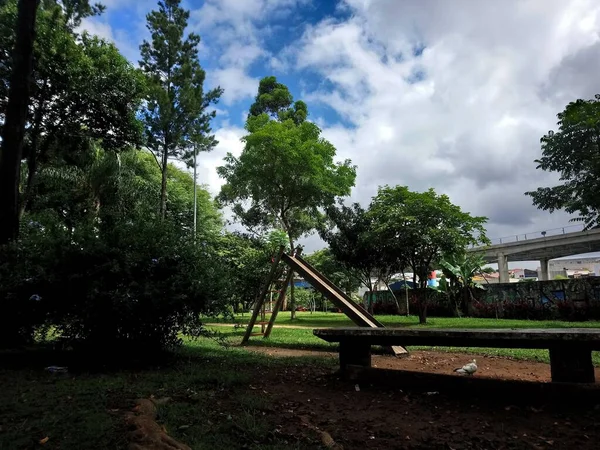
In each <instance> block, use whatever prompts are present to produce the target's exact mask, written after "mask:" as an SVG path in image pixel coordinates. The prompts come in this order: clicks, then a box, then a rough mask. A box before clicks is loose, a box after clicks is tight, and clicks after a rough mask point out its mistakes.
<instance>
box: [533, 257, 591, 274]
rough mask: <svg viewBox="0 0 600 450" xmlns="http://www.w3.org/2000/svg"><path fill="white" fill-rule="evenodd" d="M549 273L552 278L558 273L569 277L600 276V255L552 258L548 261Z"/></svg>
mask: <svg viewBox="0 0 600 450" xmlns="http://www.w3.org/2000/svg"><path fill="white" fill-rule="evenodd" d="M538 270H541V269H538ZM548 275H549V277H550V279H552V278H554V277H556V276H557V275H561V276H566V277H569V278H579V277H595V276H599V275H600V257H598V256H595V257H573V256H567V257H565V258H556V259H551V260H550V261H548Z"/></svg>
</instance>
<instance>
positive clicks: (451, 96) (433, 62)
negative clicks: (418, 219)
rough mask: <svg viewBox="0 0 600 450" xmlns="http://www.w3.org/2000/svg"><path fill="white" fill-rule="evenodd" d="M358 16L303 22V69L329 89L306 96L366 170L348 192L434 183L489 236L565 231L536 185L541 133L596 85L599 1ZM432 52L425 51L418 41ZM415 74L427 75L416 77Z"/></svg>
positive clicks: (365, 0)
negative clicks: (337, 119)
mask: <svg viewBox="0 0 600 450" xmlns="http://www.w3.org/2000/svg"><path fill="white" fill-rule="evenodd" d="M345 5H346V6H347V7H349V8H350V9H351V11H352V17H351V18H350V19H348V20H346V21H343V22H335V21H333V20H324V21H322V22H321V23H319V24H317V25H315V26H312V27H310V28H308V29H307V30H306V32H305V34H304V36H303V38H302V40H301V42H300V43H299V45H298V47H297V52H296V64H297V67H298V68H299V69H308V70H311V71H314V72H316V73H318V74H319V76H321V77H323V78H324V79H326V80H327V81H328V82H329V83H328V84H329V85H331V86H333V88H332V89H327V90H319V91H314V92H305V93H303V95H302V97H304V98H306V99H307V100H309V105H310V103H313V102H317V101H318V102H323V103H325V104H327V105H328V106H330V107H331V108H333V109H334V110H336V111H337V112H338V113H339V114H340V115H341V116H342V117H343V118H344V119H345V120H346V121H348V122H350V123H351V124H352V127H344V126H342V125H335V124H331V125H329V126H327V127H325V129H324V132H325V135H326V137H327V138H329V139H330V140H331V141H332V142H333V143H334V144H335V145H336V148H337V149H338V154H339V157H340V158H346V157H348V158H351V159H352V160H353V162H354V163H355V164H357V165H358V179H357V186H356V188H355V189H354V192H353V200H358V201H360V202H361V203H363V204H366V203H368V201H369V199H370V197H371V196H372V195H374V194H375V193H376V189H377V186H378V185H383V184H390V185H396V184H402V185H408V186H409V188H410V189H412V190H419V191H422V190H425V189H427V188H429V187H434V188H435V189H436V190H437V191H438V192H440V193H446V194H448V195H449V196H450V197H451V199H452V201H453V202H454V203H456V204H459V205H460V206H461V207H463V209H465V210H467V211H470V212H471V213H473V214H476V215H485V216H487V217H489V219H490V221H489V224H488V231H489V236H490V237H501V236H507V235H512V234H517V233H526V232H529V231H536V230H544V229H549V228H553V227H562V226H563V225H565V224H566V223H567V222H568V216H567V215H566V214H562V213H555V214H553V215H550V214H548V213H546V212H542V211H538V210H537V209H536V208H535V207H533V206H532V204H531V199H530V198H529V197H526V196H524V195H523V193H524V192H525V191H527V190H531V189H534V188H536V187H538V186H542V185H550V184H552V183H554V182H555V177H553V176H549V175H547V174H544V173H542V172H540V171H537V170H536V169H535V164H534V162H533V160H534V159H535V158H537V157H538V156H539V155H540V152H541V150H540V145H539V139H540V137H541V136H542V135H543V134H544V133H546V132H547V131H548V130H549V129H556V125H555V123H556V114H557V113H558V112H560V111H562V109H563V108H564V107H565V105H566V104H567V103H568V102H569V101H572V100H574V99H576V98H578V97H584V98H590V97H592V96H593V95H594V94H595V93H597V92H600V83H598V81H597V74H598V69H599V65H600V38H599V35H598V30H600V3H598V2H596V1H591V0H504V1H502V2H498V1H494V0H484V1H478V2H473V1H470V0H462V1H460V0H459V1H453V2H448V1H445V0H424V1H419V2H416V1H415V2H412V1H395V0H379V1H369V0H346V1H345ZM419 46H425V50H424V51H423V52H422V54H421V55H420V56H415V55H414V53H413V49H414V48H415V47H419ZM417 74H420V75H421V78H422V81H416V80H417V79H418V78H417V76H416V75H417Z"/></svg>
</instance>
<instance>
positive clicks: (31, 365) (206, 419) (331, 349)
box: [0, 312, 600, 450]
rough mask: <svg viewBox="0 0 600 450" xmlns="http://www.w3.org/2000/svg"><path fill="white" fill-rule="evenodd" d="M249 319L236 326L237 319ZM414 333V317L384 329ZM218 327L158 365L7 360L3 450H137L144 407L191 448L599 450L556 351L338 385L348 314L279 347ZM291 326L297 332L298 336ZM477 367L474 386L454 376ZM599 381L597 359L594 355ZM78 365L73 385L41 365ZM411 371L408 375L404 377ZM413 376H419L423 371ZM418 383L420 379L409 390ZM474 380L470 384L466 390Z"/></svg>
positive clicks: (280, 338) (390, 321) (285, 331)
mask: <svg viewBox="0 0 600 450" xmlns="http://www.w3.org/2000/svg"><path fill="white" fill-rule="evenodd" d="M247 319H248V317H247V315H246V317H236V319H235V321H236V322H244V321H247ZM381 320H382V322H383V323H384V324H385V325H386V326H418V325H416V321H417V319H416V318H399V317H385V316H383V317H382V318H381ZM223 322H225V321H224V320H223V321H220V323H215V324H213V325H211V326H209V329H212V330H217V331H219V332H220V336H221V337H222V338H223V339H224V340H225V342H228V343H229V344H230V345H229V346H223V345H222V343H219V342H218V341H215V340H214V339H210V338H202V339H199V340H194V341H191V340H190V341H188V340H186V343H185V345H184V347H183V348H182V349H181V351H180V352H179V354H178V355H177V357H176V358H172V359H168V360H164V359H162V358H161V359H160V360H157V361H155V362H154V364H152V365H151V366H143V367H130V368H128V369H123V368H120V369H118V370H117V369H114V368H110V367H93V368H89V367H83V366H79V365H78V361H77V360H72V359H71V356H69V355H68V354H55V353H52V352H48V351H46V350H44V349H35V350H31V351H30V352H27V353H23V352H5V353H3V354H2V355H1V357H2V364H1V366H0V383H1V386H2V389H1V390H0V449H2V450H4V449H37V448H47V449H118V448H128V445H129V443H130V437H129V435H128V431H129V430H128V429H127V426H126V425H125V423H126V422H125V420H124V417H125V415H126V414H127V413H128V412H129V411H131V410H132V408H133V406H134V402H135V400H136V399H140V398H151V397H154V398H169V399H170V400H169V401H167V402H166V403H164V404H161V405H160V406H159V407H158V417H157V422H158V423H159V425H160V426H161V427H163V430H165V431H166V432H167V433H168V435H169V436H172V437H174V438H175V439H178V440H179V441H181V442H183V443H185V444H187V445H189V446H190V447H191V448H193V449H238V448H249V449H250V448H252V449H280V448H281V449H288V448H291V449H295V448H298V449H303V448H306V449H313V448H314V449H319V448H338V449H341V448H345V449H353V448H372V449H391V448H407V449H438V448H439V449H467V448H468V449H502V448H505V449H557V448H561V449H562V448H564V449H571V448H580V449H588V448H589V449H595V448H598V447H597V445H598V442H599V439H600V430H599V429H598V428H599V427H598V426H597V423H598V422H599V421H600V397H599V396H598V395H597V389H595V388H596V387H598V386H594V387H591V388H589V390H585V391H581V392H579V391H576V392H566V393H565V392H563V395H561V396H557V395H556V393H555V392H553V393H550V392H549V391H545V390H541V389H540V388H541V387H544V386H548V384H547V381H549V377H550V369H549V366H548V364H547V360H548V355H547V352H546V351H525V350H521V351H519V350H510V351H509V350H504V349H449V348H434V349H432V348H428V349H419V348H411V349H410V350H411V355H410V357H409V358H406V359H396V358H394V357H393V356H388V355H384V354H378V355H374V358H373V364H374V365H375V366H377V367H378V368H383V369H394V371H388V373H394V374H398V375H399V376H398V377H392V378H390V379H386V380H377V381H376V380H342V379H340V378H339V377H338V376H337V375H336V374H335V370H336V368H337V354H336V353H335V346H333V345H330V344H327V343H325V342H324V341H321V340H320V339H317V338H315V337H314V336H313V335H312V329H313V328H314V327H318V326H343V325H349V323H346V319H344V317H343V316H342V315H339V314H332V313H328V314H323V313H320V314H313V315H311V314H310V313H301V314H299V317H298V319H297V320H296V321H294V322H290V321H289V312H286V313H281V316H280V318H278V321H277V324H276V327H275V328H274V331H273V334H272V336H271V338H270V339H269V340H264V339H262V338H260V337H253V338H251V343H250V345H249V346H247V347H243V348H241V347H239V346H238V344H239V341H240V340H241V335H242V333H243V330H240V329H234V327H233V325H232V323H223ZM429 322H430V323H429V325H427V326H430V327H447V326H460V327H500V326H503V327H533V326H537V327H567V326H577V327H582V326H590V327H596V326H598V325H600V324H598V323H593V322H586V323H566V322H527V321H490V320H474V319H441V318H439V319H438V318H432V319H430V321H429ZM289 327H294V328H289ZM472 358H477V362H478V365H479V367H480V370H479V371H478V373H477V374H476V376H475V377H473V380H468V381H467V380H465V379H464V378H461V377H458V376H455V375H454V374H453V372H452V369H454V368H455V367H458V366H460V365H462V364H464V363H465V362H467V361H469V360H470V359H472ZM594 363H595V365H596V366H597V369H596V378H597V379H598V380H600V370H599V369H598V367H600V358H599V355H598V354H595V355H594ZM52 364H57V365H63V364H64V365H68V366H69V372H68V373H66V374H60V373H49V372H47V371H44V370H43V369H44V367H46V366H49V365H52ZM407 371H410V372H407ZM415 372H416V373H415ZM414 380H418V382H416V383H415V382H413V381H414ZM465 382H466V383H465ZM597 385H598V383H597Z"/></svg>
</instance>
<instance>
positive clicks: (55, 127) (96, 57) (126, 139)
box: [0, 0, 143, 217]
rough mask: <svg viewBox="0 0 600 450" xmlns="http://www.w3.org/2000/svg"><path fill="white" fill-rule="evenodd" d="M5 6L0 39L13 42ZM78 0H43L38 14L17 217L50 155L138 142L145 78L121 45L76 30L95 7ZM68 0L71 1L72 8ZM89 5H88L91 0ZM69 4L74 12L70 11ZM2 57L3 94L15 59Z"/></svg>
mask: <svg viewBox="0 0 600 450" xmlns="http://www.w3.org/2000/svg"><path fill="white" fill-rule="evenodd" d="M12 3H13V2H8V3H7V5H6V6H5V7H3V8H0V29H1V30H2V33H1V36H0V39H1V40H2V42H3V43H10V42H12V41H14V39H15V33H14V32H10V31H7V30H10V27H9V24H10V22H11V20H12V19H11V17H12V16H13V11H12V7H13V6H14V5H13V4H12ZM72 3H73V4H71V3H70V4H69V5H70V6H69V5H66V6H65V5H63V4H57V2H54V1H50V0H47V1H44V2H42V5H41V6H40V10H39V13H38V15H37V22H36V28H37V35H38V39H37V40H36V42H35V45H34V51H33V53H34V60H35V68H34V70H33V73H32V80H31V81H32V83H31V93H32V95H31V102H30V105H29V110H28V120H27V122H26V126H25V140H24V146H23V154H22V157H23V158H24V159H25V160H26V162H27V168H26V170H25V171H23V174H24V175H25V176H24V177H23V178H24V181H23V182H22V183H21V186H22V192H21V194H22V195H21V197H20V201H19V217H21V216H22V215H23V213H24V211H25V210H26V208H27V207H28V204H29V202H30V200H31V196H32V192H33V191H34V186H35V180H36V176H37V174H38V171H39V170H40V168H42V167H44V165H46V164H48V162H49V161H54V160H56V159H57V158H58V159H65V160H69V159H73V158H78V157H79V156H77V155H78V154H80V153H85V152H88V151H91V142H92V140H94V139H101V140H102V144H103V147H104V148H105V149H107V150H110V151H119V150H120V149H121V148H123V147H126V146H128V145H137V144H139V142H140V137H141V127H140V124H139V122H138V121H137V119H136V110H137V108H138V107H139V104H140V100H141V95H142V90H143V84H142V78H141V76H140V74H139V73H138V72H137V71H136V70H135V69H134V68H133V66H132V65H131V64H130V63H129V62H128V61H127V60H126V59H125V58H124V57H123V56H122V55H121V54H120V53H119V51H118V50H117V48H116V47H115V46H114V45H112V44H109V43H107V42H105V41H103V40H101V39H98V38H97V37H94V36H90V35H88V34H86V33H84V34H83V35H82V36H78V35H76V34H75V33H74V32H73V30H72V27H73V25H76V24H78V23H79V21H80V20H81V18H82V17H85V15H82V14H88V13H92V12H94V11H96V10H93V11H91V12H90V11H88V12H86V11H87V10H85V9H84V10H83V12H74V11H73V10H72V8H74V2H72ZM67 6H68V8H67ZM88 6H89V5H88ZM69 11H70V12H69ZM5 56H6V55H3V59H2V61H1V62H0V78H1V79H2V81H3V82H0V101H3V99H6V98H7V92H8V91H7V86H8V82H7V79H6V77H8V76H9V74H10V73H11V70H12V69H11V66H12V64H11V61H10V59H5V58H4V57H5Z"/></svg>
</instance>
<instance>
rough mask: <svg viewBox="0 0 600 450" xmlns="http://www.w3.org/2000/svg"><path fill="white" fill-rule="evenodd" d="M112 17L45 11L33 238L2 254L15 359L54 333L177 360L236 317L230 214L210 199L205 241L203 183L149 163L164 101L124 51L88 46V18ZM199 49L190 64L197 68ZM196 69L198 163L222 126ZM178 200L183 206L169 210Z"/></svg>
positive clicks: (27, 218)
mask: <svg viewBox="0 0 600 450" xmlns="http://www.w3.org/2000/svg"><path fill="white" fill-rule="evenodd" d="M163 3H164V2H160V5H161V7H163V8H164V7H165V5H164V4H163ZM166 3H167V6H169V7H176V6H177V5H175V4H178V2H173V1H168V2H166ZM16 8H17V2H16V1H14V0H12V1H7V2H3V3H2V4H1V6H0V41H1V42H2V44H3V45H2V52H0V58H1V59H0V121H1V122H2V123H3V124H4V123H5V122H7V118H6V113H7V111H8V109H9V108H8V98H9V91H10V87H11V76H12V74H13V73H14V71H15V68H14V67H13V64H12V61H13V59H12V56H11V54H10V52H9V51H8V49H10V48H12V47H14V46H15V42H16V40H17V35H18V30H17V29H16V28H15V20H16V19H15V17H16ZM101 12H102V8H99V7H94V6H90V5H89V3H87V2H79V1H69V2H57V1H52V0H45V1H42V2H41V3H40V6H39V10H38V11H37V17H36V22H35V26H36V34H37V39H36V40H35V42H34V47H33V59H34V61H35V64H34V70H33V71H32V74H31V85H30V92H31V98H30V99H29V100H28V105H29V106H28V109H27V120H26V122H25V124H24V139H23V143H24V145H23V152H22V156H20V161H19V163H20V173H21V174H22V177H21V181H20V182H19V183H17V185H16V189H17V192H18V194H19V215H20V217H21V218H22V219H21V221H20V230H21V233H20V238H19V239H18V240H13V241H12V242H11V243H10V244H9V245H5V246H3V247H1V248H0V301H1V302H2V314H1V315H0V330H1V331H0V342H1V345H3V346H7V345H8V346H10V345H15V344H22V343H27V342H31V341H32V340H33V339H34V337H35V336H36V335H39V334H40V333H43V332H44V331H51V335H52V336H53V337H62V338H64V339H66V340H67V341H68V342H70V343H71V344H73V345H85V347H86V348H89V347H93V348H94V349H96V350H99V349H105V350H107V351H109V352H110V351H113V350H114V349H119V350H124V349H127V348H136V349H138V350H139V349H144V351H147V352H149V353H152V352H153V351H155V350H157V349H167V348H173V347H174V346H176V345H177V344H178V343H179V333H181V332H185V333H187V334H189V335H197V334H198V333H199V332H201V330H202V329H201V321H200V320H201V319H200V317H201V316H202V315H204V316H206V315H211V314H218V313H221V312H223V311H225V308H226V304H225V302H224V301H223V296H222V293H223V292H225V291H227V289H229V285H228V281H227V277H226V276H224V274H227V273H228V270H229V267H228V266H227V262H228V261H226V259H225V258H224V257H223V255H222V254H221V253H220V248H221V247H220V246H219V244H220V242H221V241H222V240H223V239H224V237H223V230H222V228H223V223H222V218H221V213H220V212H219V211H218V210H217V208H216V207H215V205H214V204H213V201H212V199H211V197H210V195H209V193H208V192H207V191H206V190H205V189H202V188H199V189H198V214H197V220H198V227H197V229H198V231H197V235H196V236H193V227H192V224H193V219H194V217H193V190H194V180H193V179H192V177H191V176H190V175H189V174H188V173H187V172H183V171H182V170H180V169H178V168H176V167H175V166H173V165H171V164H166V165H164V166H161V167H159V166H158V165H157V164H156V159H155V157H154V156H153V155H152V153H151V152H149V151H146V150H136V148H140V144H141V143H142V141H141V138H142V130H143V127H142V122H140V121H139V120H138V118H139V117H141V116H142V115H141V114H140V111H141V108H142V105H143V104H144V103H143V100H144V99H147V98H148V97H147V96H148V95H149V93H150V92H155V91H153V90H152V88H153V86H154V85H153V84H152V79H151V78H145V77H144V76H143V74H142V72H140V71H139V70H137V69H135V68H134V67H133V65H132V64H131V63H130V62H128V61H127V60H126V59H125V58H124V57H123V56H122V55H121V54H120V52H119V51H118V50H117V48H116V47H115V46H114V45H113V44H110V43H108V42H106V41H104V40H102V39H99V38H98V37H96V36H90V35H88V34H86V33H84V34H82V35H79V34H77V33H75V32H74V29H75V27H76V26H77V25H78V24H79V23H80V21H81V19H82V18H85V17H87V16H89V15H91V14H99V13H101ZM181 14H182V16H185V15H186V14H187V13H186V12H185V11H183V12H181ZM155 16H156V15H152V14H151V17H155ZM163 38H164V36H163ZM192 40H193V39H192ZM159 41H160V36H159V37H158V38H156V37H155V39H154V40H153V43H154V44H155V45H159ZM194 42H195V41H194ZM192 44H193V42H192ZM186 45H187V47H186ZM190 45H191V44H189V43H188V44H185V45H184V47H185V48H184V51H187V52H188V55H187V56H188V57H191V58H192V60H193V57H194V50H193V49H191V48H188V47H189V46H190ZM186 49H187V50H186ZM178 62H181V61H178ZM190 64H191V65H192V66H194V67H192V69H194V70H192V72H193V76H192V80H191V81H190V83H191V85H190V86H188V85H185V86H184V87H185V89H184V90H186V91H185V95H188V96H189V101H188V103H187V104H188V106H189V107H190V108H191V109H193V110H194V111H195V115H193V114H192V115H193V117H191V118H190V121H191V122H192V123H188V129H186V130H187V131H186V132H185V133H184V134H185V138H186V139H188V138H190V136H191V137H193V138H194V142H196V143H199V146H198V147H196V149H197V150H198V149H204V150H206V149H208V147H207V146H210V145H209V144H210V143H211V142H213V141H212V140H211V138H210V136H207V135H206V133H207V132H208V131H209V128H208V127H207V123H208V120H209V119H210V117H212V116H213V114H204V113H203V109H202V108H204V107H205V106H206V101H207V97H206V96H204V94H203V92H202V81H203V79H204V72H203V71H202V70H201V68H200V67H199V66H198V65H197V64H196V65H194V64H195V63H194V62H193V61H192V62H191V63H190ZM184 71H185V72H187V68H185V69H184ZM180 81H181V80H180ZM182 83H183V82H182ZM188 87H189V89H188ZM179 94H181V95H180V96H179V97H178V99H183V98H184V97H183V94H184V93H181V92H179ZM179 94H178V95H179ZM192 97H193V98H192ZM181 101H184V100H181ZM146 105H147V106H148V105H149V106H152V105H151V104H148V103H146ZM180 106H181V105H180ZM145 111H148V109H145ZM198 111H200V112H198ZM184 144H185V143H182V141H181V139H180V140H178V141H177V145H179V146H181V145H184ZM202 145H204V147H202ZM10 150H12V149H10ZM3 152H4V154H6V150H3ZM162 169H164V171H163V170H162ZM165 186H166V187H168V189H169V195H168V196H164V197H163V196H162V195H161V194H162V192H163V187H165ZM193 242H196V245H192V243H193Z"/></svg>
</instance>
